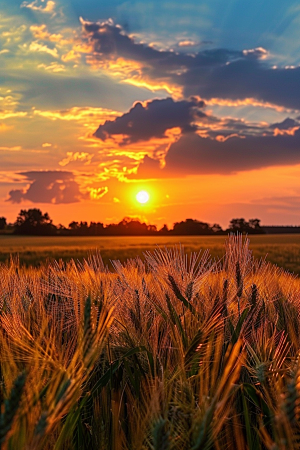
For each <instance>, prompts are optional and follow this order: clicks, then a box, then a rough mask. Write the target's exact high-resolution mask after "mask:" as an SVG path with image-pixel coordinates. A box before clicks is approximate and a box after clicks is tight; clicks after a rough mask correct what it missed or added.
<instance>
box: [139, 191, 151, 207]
mask: <svg viewBox="0 0 300 450" xmlns="http://www.w3.org/2000/svg"><path fill="white" fill-rule="evenodd" d="M149 198H150V195H149V194H148V192H146V191H140V192H138V193H137V195H136V199H137V201H138V202H139V203H142V204H143V203H147V202H148V200H149Z"/></svg>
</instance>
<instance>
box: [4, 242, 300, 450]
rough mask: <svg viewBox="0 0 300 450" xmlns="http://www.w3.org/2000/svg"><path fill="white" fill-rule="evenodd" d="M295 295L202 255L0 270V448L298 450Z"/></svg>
mask: <svg viewBox="0 0 300 450" xmlns="http://www.w3.org/2000/svg"><path fill="white" fill-rule="evenodd" d="M299 302H300V281H299V279H298V278H297V277H295V276H294V275H291V274H289V273H287V272H285V271H284V270H283V269H280V268H278V267H276V266H274V265H272V264H271V263H269V262H267V261H266V260H265V259H264V258H262V259H255V258H254V257H253V254H252V252H251V250H250V249H249V240H248V239H245V238H244V239H243V238H242V237H241V236H231V237H229V238H228V240H227V242H226V246H225V254H224V256H223V258H222V259H221V260H219V261H216V260H214V259H213V258H211V256H210V253H209V251H202V252H200V253H199V252H198V253H190V255H189V256H187V255H186V254H185V252H184V250H183V249H182V248H180V247H173V248H169V249H168V248H162V249H160V248H157V249H155V250H154V251H147V252H146V253H145V255H144V260H143V261H142V260H141V259H140V258H135V259H132V260H128V261H127V262H125V263H121V262H120V261H117V260H116V261H114V262H113V264H112V268H110V269H109V268H108V267H107V266H105V264H104V263H103V261H102V259H101V257H100V255H99V254H94V256H90V257H89V258H88V259H87V260H85V261H83V262H75V261H70V262H69V263H64V262H62V261H60V262H53V263H51V264H44V265H40V266H39V267H35V268H34V267H25V266H20V265H18V262H17V261H14V260H11V261H10V263H7V264H2V265H1V266H0V311H1V313H0V321H1V327H0V369H1V373H0V375H1V383H0V401H1V415H0V445H1V448H2V449H5V450H6V449H8V450H15V449H26V450H27V449H28V450H29V449H30V450H38V449H43V450H50V449H51V450H60V449H62V450H63V449H64V450H85V449H89V450H91V449H99V450H100V449H101V450H102V449H103V450H110V449H112V450H148V449H149V450H150V449H152V450H177V449H178V450H181V449H188V450H200V449H201V450H202V449H213V450H225V449H237V450H245V449H246V450H247V449H249V450H260V449H261V450H264V449H269V450H276V449H278V450H294V449H298V448H300V435H299V432H300V423H299V419H300V403H299V398H300V397H299V394H300V383H299V380H300V362H299V350H300V318H299Z"/></svg>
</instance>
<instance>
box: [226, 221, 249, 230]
mask: <svg viewBox="0 0 300 450" xmlns="http://www.w3.org/2000/svg"><path fill="white" fill-rule="evenodd" d="M229 231H231V232H233V233H237V232H238V233H248V232H249V223H248V222H247V221H246V220H245V219H244V218H240V219H232V220H231V221H230V223H229Z"/></svg>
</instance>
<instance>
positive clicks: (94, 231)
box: [89, 222, 104, 236]
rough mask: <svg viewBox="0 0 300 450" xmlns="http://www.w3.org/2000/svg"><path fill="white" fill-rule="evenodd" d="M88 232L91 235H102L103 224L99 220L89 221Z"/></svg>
mask: <svg viewBox="0 0 300 450" xmlns="http://www.w3.org/2000/svg"><path fill="white" fill-rule="evenodd" d="M89 234H90V235H92V236H102V235H103V234H104V225H103V223H101V222H91V223H90V226H89Z"/></svg>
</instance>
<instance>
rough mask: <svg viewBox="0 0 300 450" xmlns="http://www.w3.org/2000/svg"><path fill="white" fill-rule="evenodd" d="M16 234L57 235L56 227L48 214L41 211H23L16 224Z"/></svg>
mask: <svg viewBox="0 0 300 450" xmlns="http://www.w3.org/2000/svg"><path fill="white" fill-rule="evenodd" d="M14 227H15V234H28V235H41V236H48V235H54V234H56V227H55V225H53V223H52V220H51V219H50V217H49V214H48V213H45V214H43V213H42V211H41V210H40V209H36V208H33V209H28V210H25V209H21V211H20V212H19V215H18V217H17V220H16V222H15V224H14Z"/></svg>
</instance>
